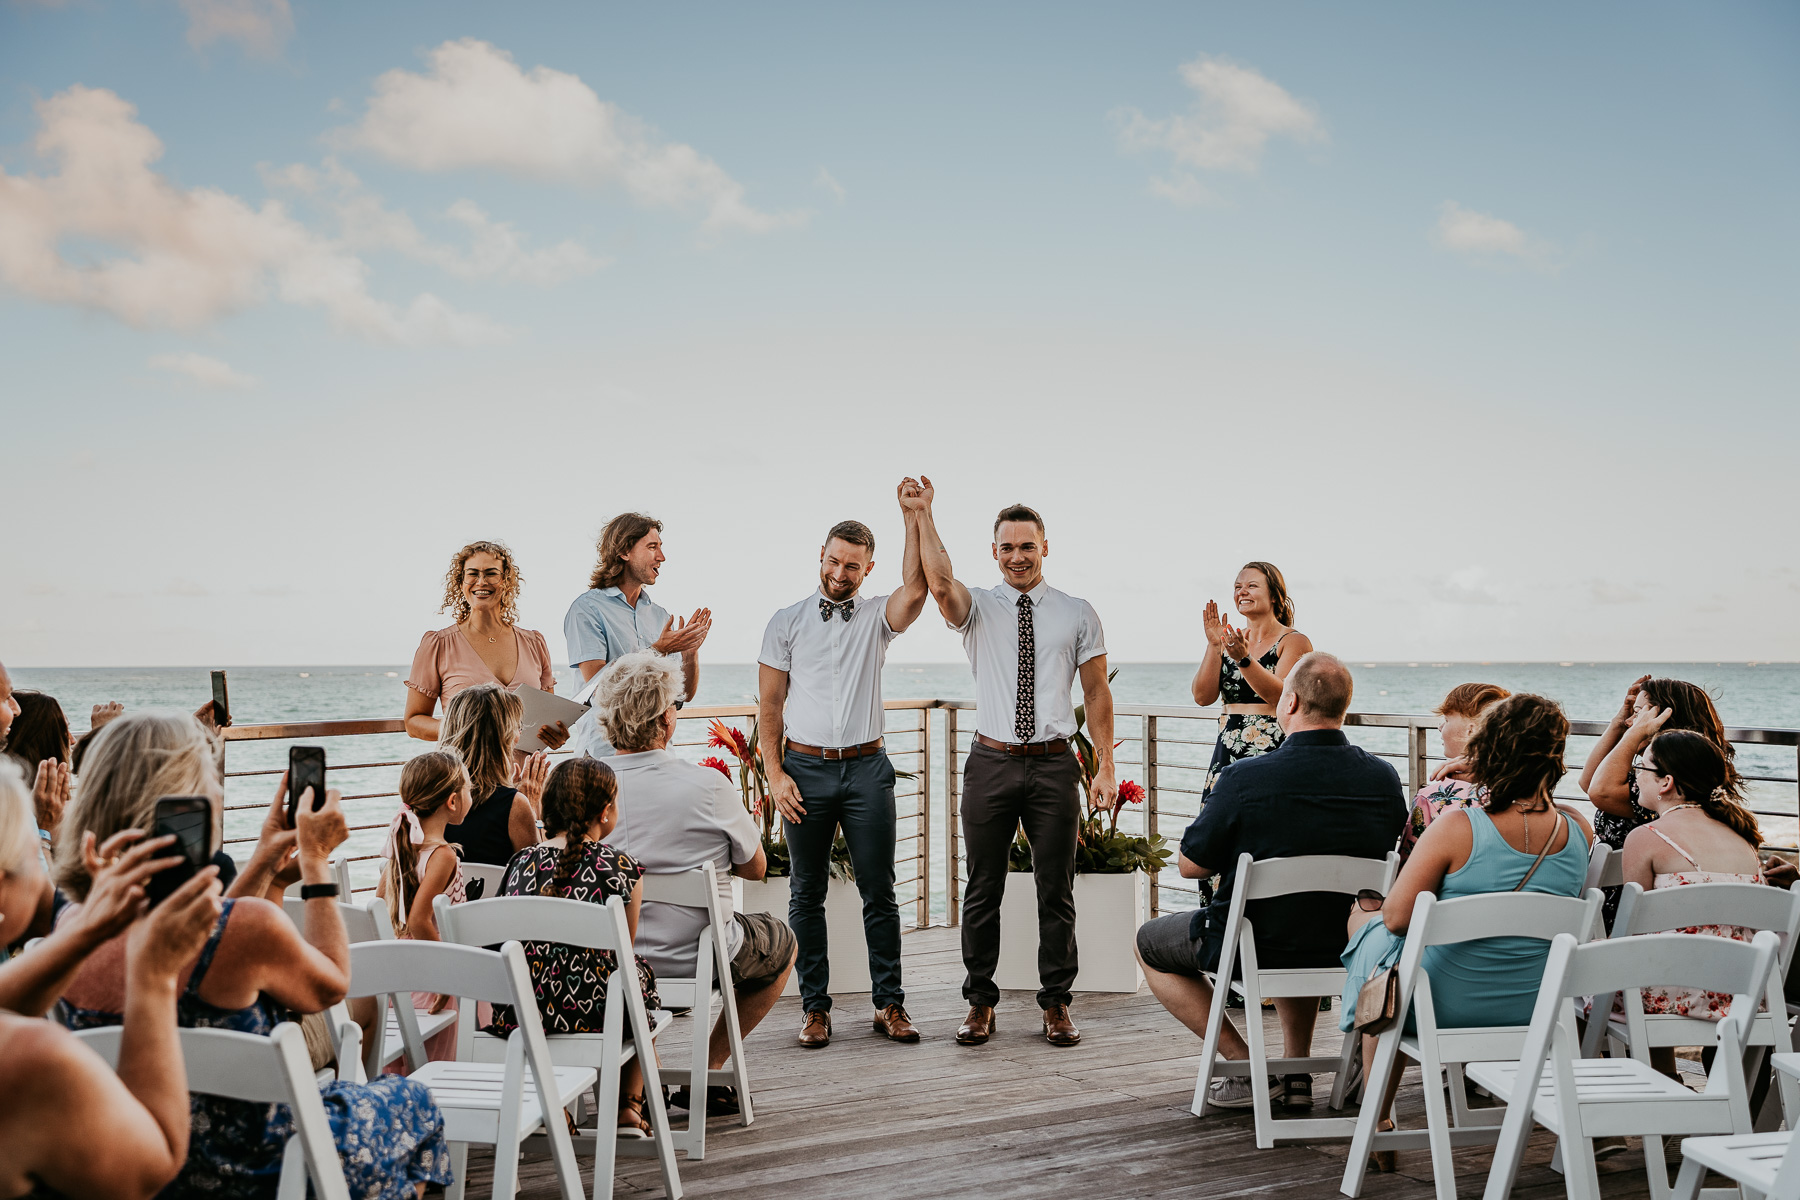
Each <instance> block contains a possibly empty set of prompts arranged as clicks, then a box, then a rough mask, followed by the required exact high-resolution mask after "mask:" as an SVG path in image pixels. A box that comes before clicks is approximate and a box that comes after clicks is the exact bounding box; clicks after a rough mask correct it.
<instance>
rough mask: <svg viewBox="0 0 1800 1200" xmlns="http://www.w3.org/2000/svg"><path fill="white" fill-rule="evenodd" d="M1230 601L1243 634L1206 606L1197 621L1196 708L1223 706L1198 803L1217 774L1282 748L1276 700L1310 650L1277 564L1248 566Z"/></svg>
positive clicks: (1216, 609) (1210, 604)
mask: <svg viewBox="0 0 1800 1200" xmlns="http://www.w3.org/2000/svg"><path fill="white" fill-rule="evenodd" d="M1231 598H1232V604H1233V607H1235V608H1236V609H1237V611H1238V615H1239V616H1241V617H1243V618H1244V628H1242V629H1233V628H1232V627H1231V625H1230V623H1229V622H1227V621H1225V620H1223V619H1222V618H1221V617H1220V616H1219V606H1218V605H1217V604H1216V603H1215V602H1213V601H1211V600H1208V601H1207V602H1206V610H1205V612H1204V614H1203V616H1202V619H1203V621H1204V623H1205V630H1206V653H1205V654H1204V655H1203V656H1202V657H1201V659H1200V669H1199V670H1198V671H1196V672H1195V673H1194V689H1193V691H1194V703H1195V704H1199V705H1201V706H1205V705H1208V704H1212V703H1215V702H1218V703H1220V704H1221V705H1222V706H1223V707H1222V711H1221V712H1220V714H1219V736H1218V740H1217V741H1216V742H1215V743H1214V745H1213V756H1212V764H1211V765H1210V766H1209V767H1208V768H1207V772H1206V785H1205V787H1204V788H1203V789H1202V791H1201V795H1200V802H1201V803H1202V804H1204V803H1206V797H1207V796H1209V795H1211V794H1212V789H1213V784H1214V783H1215V782H1216V781H1217V780H1218V778H1219V772H1221V771H1223V770H1224V769H1225V768H1226V767H1228V766H1230V765H1231V764H1232V763H1234V762H1237V761H1238V760H1239V759H1244V758H1254V757H1255V756H1257V755H1259V754H1267V753H1268V752H1269V751H1271V750H1273V749H1274V748H1275V747H1277V746H1279V745H1281V738H1282V733H1281V726H1280V725H1278V724H1277V723H1276V721H1275V702H1276V701H1277V700H1279V699H1281V686H1282V681H1283V680H1284V679H1286V678H1287V673H1288V672H1289V671H1291V670H1293V668H1294V664H1295V663H1296V662H1299V661H1300V657H1301V656H1302V655H1304V654H1306V653H1308V652H1309V651H1311V650H1312V648H1313V646H1312V641H1311V639H1309V638H1308V637H1307V636H1306V635H1305V634H1304V633H1301V632H1299V631H1298V630H1296V629H1294V628H1293V626H1292V622H1293V620H1294V602H1293V600H1292V598H1290V597H1289V595H1288V590H1287V582H1286V580H1284V579H1283V578H1282V577H1281V572H1280V571H1279V570H1277V569H1276V567H1275V564H1273V563H1266V562H1253V563H1246V564H1245V565H1244V569H1243V570H1241V571H1239V572H1238V576H1237V582H1236V583H1234V584H1233V585H1232V589H1231Z"/></svg>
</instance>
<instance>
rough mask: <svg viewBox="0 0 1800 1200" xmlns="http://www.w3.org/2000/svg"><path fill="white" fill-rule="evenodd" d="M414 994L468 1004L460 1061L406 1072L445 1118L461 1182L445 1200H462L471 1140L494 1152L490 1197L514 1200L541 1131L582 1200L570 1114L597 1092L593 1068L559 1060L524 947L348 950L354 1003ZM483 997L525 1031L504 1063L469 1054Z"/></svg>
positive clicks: (380, 945) (431, 945)
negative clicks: (530, 1146) (530, 1142)
mask: <svg viewBox="0 0 1800 1200" xmlns="http://www.w3.org/2000/svg"><path fill="white" fill-rule="evenodd" d="M413 991H422V992H440V993H443V994H445V995H450V996H456V997H459V998H460V1000H461V1006H460V1007H461V1011H460V1012H459V1013H458V1014H457V1042H456V1052H457V1058H456V1059H455V1060H454V1061H450V1062H439V1061H434V1062H427V1063H424V1064H422V1065H421V1066H419V1067H418V1069H416V1070H413V1071H409V1072H408V1073H407V1076H408V1078H410V1079H413V1080H416V1081H418V1082H419V1083H422V1084H424V1085H425V1086H426V1087H427V1088H428V1089H429V1090H430V1092H431V1098H432V1100H434V1101H435V1102H436V1103H437V1106H438V1108H439V1110H440V1111H442V1113H443V1114H444V1137H445V1139H446V1140H447V1141H448V1142H449V1143H450V1165H451V1169H452V1170H453V1171H454V1172H455V1176H456V1181H455V1182H454V1183H452V1184H451V1185H450V1187H449V1188H448V1190H447V1191H446V1193H445V1195H446V1198H447V1200H463V1197H464V1194H465V1180H466V1179H467V1178H468V1161H469V1145H470V1144H471V1143H476V1144H480V1145H490V1146H493V1147H494V1186H493V1193H492V1194H493V1196H494V1197H495V1200H512V1196H513V1193H514V1192H516V1191H517V1190H518V1181H519V1151H520V1148H521V1147H522V1145H523V1144H524V1142H525V1140H526V1139H527V1138H529V1137H531V1136H532V1135H533V1134H535V1133H537V1132H538V1131H539V1130H542V1131H543V1132H544V1134H545V1135H546V1136H547V1137H548V1139H549V1143H550V1159H551V1162H552V1163H553V1164H554V1165H555V1169H556V1177H557V1181H558V1183H559V1184H560V1185H561V1188H562V1195H563V1200H581V1175H580V1172H579V1171H578V1170H577V1169H576V1166H575V1150H574V1146H573V1143H572V1142H571V1140H570V1137H569V1126H568V1123H567V1122H566V1121H565V1120H564V1118H563V1111H564V1110H565V1109H568V1108H571V1107H573V1106H575V1105H577V1104H578V1103H579V1102H580V1100H581V1098H582V1097H583V1096H585V1095H587V1094H588V1093H589V1092H591V1091H592V1090H593V1087H594V1081H595V1072H594V1071H593V1070H592V1069H591V1068H588V1067H558V1066H556V1065H554V1064H553V1063H552V1062H551V1059H550V1050H549V1047H548V1046H547V1045H546V1044H545V1042H544V1027H543V1024H542V1023H541V1022H540V1020H539V1018H538V1010H537V1000H536V997H535V996H533V994H532V989H531V973H530V971H529V970H528V969H527V968H526V965H525V951H524V949H523V948H522V947H521V946H520V945H519V943H518V942H516V941H509V942H507V943H506V944H504V945H503V946H501V947H500V949H499V950H498V951H494V950H482V949H477V948H476V947H473V946H458V945H454V944H452V943H449V942H429V941H418V942H412V941H388V942H357V943H355V944H353V945H352V946H351V947H350V995H351V997H353V998H354V997H359V996H383V995H403V994H406V993H408V992H413ZM481 1000H485V1001H487V1002H488V1003H490V1004H510V1005H512V1006H513V1011H514V1013H515V1014H516V1015H517V1019H518V1028H517V1029H515V1030H514V1031H513V1033H512V1035H511V1036H510V1037H509V1038H507V1041H506V1057H505V1061H504V1062H502V1063H478V1062H473V1061H471V1060H470V1058H469V1051H470V1048H471V1047H472V1046H473V1045H474V1041H475V1037H474V1034H475V1004H474V1002H475V1001H481ZM403 1016H404V1014H403Z"/></svg>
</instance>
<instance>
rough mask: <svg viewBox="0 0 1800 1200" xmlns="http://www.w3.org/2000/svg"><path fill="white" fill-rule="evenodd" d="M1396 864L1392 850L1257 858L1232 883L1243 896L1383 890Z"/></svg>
mask: <svg viewBox="0 0 1800 1200" xmlns="http://www.w3.org/2000/svg"><path fill="white" fill-rule="evenodd" d="M1245 857H1248V856H1247V855H1246V856H1245ZM1399 865H1400V856H1399V855H1398V854H1396V853H1395V852H1393V851H1391V850H1390V851H1389V852H1388V855H1387V857H1386V858H1357V857H1354V856H1350V855H1343V854H1307V855H1301V856H1297V857H1294V858H1259V859H1255V860H1254V861H1253V862H1252V863H1251V868H1250V871H1249V872H1248V876H1247V877H1246V876H1245V874H1244V873H1242V872H1240V874H1239V878H1238V879H1237V880H1236V881H1235V885H1234V886H1235V887H1236V888H1237V889H1239V890H1240V891H1241V892H1242V894H1243V897H1244V899H1245V900H1271V899H1274V898H1275V897H1277V896H1292V895H1294V894H1296V893H1299V892H1341V893H1343V894H1344V895H1350V896H1353V895H1355V894H1356V893H1357V892H1359V891H1361V890H1362V889H1364V888H1371V889H1373V890H1375V891H1379V892H1382V893H1384V894H1385V893H1386V891H1387V888H1388V886H1389V885H1390V884H1392V882H1393V879H1394V875H1395V874H1396V873H1397V871H1398V869H1399Z"/></svg>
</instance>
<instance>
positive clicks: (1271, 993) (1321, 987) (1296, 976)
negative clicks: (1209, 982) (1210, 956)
mask: <svg viewBox="0 0 1800 1200" xmlns="http://www.w3.org/2000/svg"><path fill="white" fill-rule="evenodd" d="M1208 975H1209V977H1210V978H1212V979H1213V982H1214V983H1217V982H1218V979H1217V976H1216V975H1214V974H1213V973H1211V972H1209V973H1208ZM1349 975H1350V973H1349V972H1348V971H1346V970H1344V968H1342V967H1275V968H1269V967H1261V968H1258V970H1257V972H1256V978H1257V985H1258V986H1259V987H1260V988H1261V989H1262V994H1263V998H1264V999H1265V1000H1267V999H1269V998H1271V997H1276V996H1281V997H1287V996H1338V995H1342V994H1343V991H1344V980H1345V979H1347V978H1349ZM1231 990H1232V991H1233V992H1235V993H1237V994H1238V995H1240V996H1242V995H1243V994H1244V981H1243V980H1241V979H1234V980H1232V981H1231Z"/></svg>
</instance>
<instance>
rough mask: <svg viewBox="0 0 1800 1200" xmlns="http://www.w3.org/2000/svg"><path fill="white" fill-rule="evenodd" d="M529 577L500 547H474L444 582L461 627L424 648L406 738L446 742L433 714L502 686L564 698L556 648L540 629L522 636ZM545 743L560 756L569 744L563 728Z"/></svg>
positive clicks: (414, 675) (414, 676) (427, 640)
mask: <svg viewBox="0 0 1800 1200" xmlns="http://www.w3.org/2000/svg"><path fill="white" fill-rule="evenodd" d="M522 583H524V577H523V576H522V575H520V574H519V564H518V562H517V561H516V560H515V559H514V558H513V553H512V551H511V550H508V549H507V548H506V547H505V546H504V545H502V544H501V543H499V542H470V543H469V544H468V545H466V546H464V547H463V548H462V549H461V550H458V551H457V552H456V554H455V555H454V556H452V557H451V559H450V570H449V572H448V573H447V574H446V575H445V576H444V603H443V605H442V607H441V608H439V610H438V611H439V612H442V611H444V610H445V609H448V610H449V611H450V613H451V615H452V616H454V617H455V618H456V623H455V624H453V625H451V626H449V627H448V628H445V629H436V630H433V631H432V632H430V633H427V634H426V635H425V636H424V637H423V638H421V639H420V640H419V649H418V651H417V652H416V653H415V654H414V655H413V663H412V670H411V671H409V672H407V676H406V687H407V693H406V732H407V733H409V734H411V735H412V736H413V737H416V738H418V739H419V740H421V741H426V742H435V741H437V740H438V731H439V721H438V718H437V717H436V716H434V715H432V714H433V712H434V711H435V710H436V708H437V704H438V701H439V700H442V701H443V702H444V704H445V705H448V704H449V703H450V701H451V699H452V698H453V697H454V696H455V695H456V694H457V693H458V692H460V691H462V690H463V689H464V688H468V687H473V686H474V685H475V684H478V683H492V684H498V685H499V686H500V687H503V688H505V689H506V690H507V691H509V692H517V691H518V690H519V688H520V687H521V686H523V685H525V684H528V683H529V684H531V685H532V686H533V687H535V688H537V689H539V690H540V691H545V692H554V691H555V690H556V674H555V672H554V671H553V670H552V669H551V666H550V645H549V643H548V642H546V641H545V640H544V635H543V634H541V633H539V632H538V631H537V630H535V629H520V628H517V622H518V619H519V586H520V585H521V584H522ZM537 736H538V739H539V740H540V741H542V742H543V743H544V745H546V746H548V747H549V748H550V749H552V750H554V749H556V748H557V747H559V746H561V745H562V744H563V743H564V742H566V741H568V740H569V731H568V728H567V727H566V726H564V725H563V723H562V722H561V721H558V722H557V723H556V724H554V725H541V726H539V727H538V731H537Z"/></svg>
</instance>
